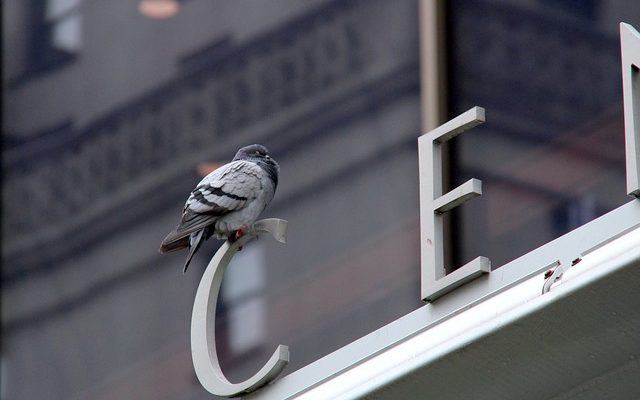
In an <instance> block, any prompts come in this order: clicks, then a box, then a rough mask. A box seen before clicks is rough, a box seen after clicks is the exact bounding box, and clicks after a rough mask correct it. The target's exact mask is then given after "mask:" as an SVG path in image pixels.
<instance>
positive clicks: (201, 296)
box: [191, 218, 289, 397]
mask: <svg viewBox="0 0 640 400" xmlns="http://www.w3.org/2000/svg"><path fill="white" fill-rule="evenodd" d="M286 229H287V222H286V221H284V220H282V219H276V218H270V219H263V220H260V221H257V222H256V223H255V224H254V225H253V227H252V229H251V230H250V231H249V232H247V233H245V235H244V236H242V237H241V238H240V239H238V240H237V241H235V242H233V243H231V242H229V241H226V242H225V243H224V244H223V245H222V246H221V247H220V249H218V251H217V252H216V254H215V255H214V256H213V258H212V259H211V261H210V262H209V265H208V266H207V269H206V270H205V271H204V274H203V275H202V278H201V280H200V285H199V286H198V291H197V292H196V298H195V301H194V304H193V314H192V317H191V355H192V357H193V366H194V368H195V371H196V375H197V376H198V380H200V383H201V384H202V386H203V387H204V388H205V389H206V390H207V391H209V392H210V393H213V394H215V395H218V396H228V397H231V396H237V395H239V394H241V393H248V392H251V391H253V390H255V389H257V388H259V387H261V386H263V385H265V384H266V383H268V382H269V381H271V380H272V379H274V378H275V377H276V376H278V374H279V373H280V372H281V371H282V370H283V369H284V367H285V366H286V365H287V363H288V362H289V348H288V347H287V346H284V345H279V346H278V347H277V349H276V350H275V351H274V353H273V355H272V356H271V358H269V361H267V363H266V364H265V365H264V367H262V368H261V369H260V370H259V371H258V372H256V374H255V375H253V376H252V377H251V378H249V379H247V380H245V381H244V382H240V383H231V382H229V380H227V378H226V377H225V376H224V373H223V372H222V369H221V368H220V362H219V361H218V353H217V351H216V337H215V335H216V324H215V320H216V304H217V303H218V294H219V292H220V285H221V284H222V278H223V276H224V272H225V270H226V268H227V266H228V265H229V262H230V261H231V258H232V257H233V255H234V254H235V253H236V252H237V251H238V249H239V248H241V247H242V246H244V245H245V244H246V243H247V242H249V241H250V240H252V239H254V238H255V237H256V236H257V235H258V233H260V232H268V233H270V234H271V235H272V236H273V237H274V238H275V239H276V240H277V241H279V242H281V243H284V241H285V235H286Z"/></svg>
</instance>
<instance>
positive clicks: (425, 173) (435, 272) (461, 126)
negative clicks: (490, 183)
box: [418, 107, 491, 302]
mask: <svg viewBox="0 0 640 400" xmlns="http://www.w3.org/2000/svg"><path fill="white" fill-rule="evenodd" d="M483 122H484V108H481V107H474V108H472V109H470V110H469V111H467V112H465V113H464V114H461V115H459V116H458V117H456V118H454V119H452V120H451V121H449V122H447V123H445V124H444V125H441V126H439V127H437V128H436V129H434V130H432V131H430V132H428V133H425V134H424V135H422V136H420V137H419V138H418V160H419V175H420V242H421V243H420V251H421V263H420V265H421V267H420V269H421V271H420V272H421V282H420V286H421V296H422V299H423V300H424V301H428V302H431V301H433V300H435V299H437V298H438V297H440V296H442V295H444V294H447V293H449V292H450V291H452V290H454V289H455V288H457V287H458V286H460V285H462V284H464V283H466V282H468V281H470V280H472V279H475V278H476V277H478V276H480V275H482V274H483V273H488V272H490V271H491V262H490V261H489V259H488V258H486V257H478V258H476V259H474V260H472V261H471V262H469V263H467V264H465V265H464V266H462V267H460V268H458V269H457V270H455V271H453V272H451V273H449V274H446V272H445V268H444V256H443V253H444V237H443V214H444V213H445V212H447V211H449V210H451V209H453V208H455V207H457V206H459V205H460V204H462V203H464V202H465V201H467V200H469V199H471V198H474V197H477V196H480V195H481V194H482V182H481V181H480V180H478V179H470V180H468V181H467V182H465V183H463V184H462V185H460V186H458V187H457V188H455V189H453V190H452V191H450V192H448V193H446V194H444V195H443V194H442V159H441V157H442V154H441V153H442V150H441V147H442V144H443V143H445V142H446V141H448V140H450V139H452V138H454V137H456V136H457V135H459V134H460V133H462V132H463V131H465V130H467V129H470V128H473V127H474V126H476V125H479V124H481V123H483Z"/></svg>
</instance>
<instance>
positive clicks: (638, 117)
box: [620, 23, 640, 197]
mask: <svg viewBox="0 0 640 400" xmlns="http://www.w3.org/2000/svg"><path fill="white" fill-rule="evenodd" d="M620 47H621V49H622V92H623V99H624V130H625V136H624V137H625V144H626V158H627V193H628V194H629V195H630V196H634V197H638V196H640V164H639V159H640V147H639V146H640V143H639V142H638V141H639V139H638V138H639V137H640V136H639V135H640V33H638V31H636V30H635V29H634V28H633V27H632V26H631V25H629V24H625V23H621V24H620Z"/></svg>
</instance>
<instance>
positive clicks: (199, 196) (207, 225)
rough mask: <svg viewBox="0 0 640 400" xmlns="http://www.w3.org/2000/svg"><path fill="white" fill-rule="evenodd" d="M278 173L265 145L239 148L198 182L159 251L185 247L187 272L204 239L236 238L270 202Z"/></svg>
mask: <svg viewBox="0 0 640 400" xmlns="http://www.w3.org/2000/svg"><path fill="white" fill-rule="evenodd" d="M279 173H280V167H279V166H278V163H276V162H275V160H273V159H272V158H271V157H270V156H269V152H268V150H267V149H266V148H265V147H264V146H262V145H259V144H252V145H250V146H246V147H243V148H241V149H240V150H238V152H237V153H236V155H235V157H234V158H233V160H232V161H231V162H230V163H228V164H225V165H223V166H221V167H220V168H218V169H216V170H215V171H213V172H211V173H210V174H209V175H207V176H205V177H204V178H203V179H202V181H200V183H198V185H197V186H196V188H195V189H194V190H193V191H192V192H191V195H190V196H189V198H188V199H187V202H186V204H185V205H184V208H183V209H182V218H181V219H180V224H179V225H178V226H177V227H176V229H174V230H173V231H171V232H170V233H169V234H168V235H167V237H166V238H165V239H164V240H163V241H162V244H161V245H160V252H161V253H168V252H172V251H176V250H180V249H183V248H186V247H188V248H189V254H188V256H187V260H186V262H185V264H184V271H186V270H187V267H188V266H189V262H190V261H191V258H192V257H193V254H194V253H195V252H196V250H198V247H199V246H200V244H201V243H202V241H203V240H206V239H208V238H209V237H211V236H215V237H216V238H218V239H229V240H232V241H233V240H235V239H237V238H238V237H239V235H242V233H243V230H245V229H247V228H248V227H249V226H251V224H253V223H254V222H255V221H256V219H258V216H259V215H260V213H261V212H262V211H263V210H264V209H265V207H266V206H267V205H268V204H269V202H270V201H271V199H273V195H274V194H275V191H276V187H277V186H278V176H279Z"/></svg>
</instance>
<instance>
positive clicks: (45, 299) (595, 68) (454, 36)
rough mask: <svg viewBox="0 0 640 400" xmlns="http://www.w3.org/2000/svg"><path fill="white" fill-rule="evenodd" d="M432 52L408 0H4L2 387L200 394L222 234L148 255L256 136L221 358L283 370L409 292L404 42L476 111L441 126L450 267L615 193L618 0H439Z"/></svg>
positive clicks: (625, 8) (226, 296) (39, 394)
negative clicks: (201, 345)
mask: <svg viewBox="0 0 640 400" xmlns="http://www.w3.org/2000/svg"><path fill="white" fill-rule="evenodd" d="M441 4H443V3H441ZM446 4H447V5H446V7H444V6H443V7H442V8H441V9H440V10H439V13H440V14H439V17H440V18H441V19H442V21H443V22H444V23H443V24H442V26H438V27H434V26H431V27H429V26H426V27H423V28H424V30H423V32H427V34H428V33H429V32H438V33H439V34H441V35H443V36H444V37H445V39H446V40H445V41H444V43H443V47H442V48H441V49H440V51H439V52H438V59H437V60H433V59H427V58H425V57H421V54H420V50H419V48H420V47H419V42H420V40H419V33H418V32H419V31H420V29H419V28H420V24H421V23H422V24H425V23H426V22H425V20H424V18H421V17H420V15H421V14H420V13H419V7H418V1H417V0H400V1H394V2H389V1H385V0H342V1H338V0H333V1H328V0H314V1H310V0H304V1H302V0H270V1H269V2H266V1H264V2H256V1H249V0H235V1H221V0H175V1H174V0H142V1H138V0H136V1H134V0H108V1H107V0H27V1H25V0H5V1H4V2H3V3H2V6H3V10H2V11H3V28H2V29H3V34H2V40H3V68H2V71H3V76H2V83H3V118H2V121H3V122H2V123H3V129H2V144H3V147H2V167H3V180H2V182H3V186H2V359H1V368H2V370H1V373H2V375H1V380H0V382H1V392H0V396H1V397H2V399H3V400H4V399H45V398H46V399H204V398H211V396H210V395H209V394H208V393H206V392H205V391H204V389H202V387H201V386H200V384H199V383H198V382H197V379H196V377H195V374H194V372H193V367H192V365H191V354H190V344H189V329H190V318H191V307H192V302H193V298H194V295H195V290H196V288H197V284H198V281H199V278H200V275H201V274H202V271H203V270H204V268H205V266H206V264H207V262H208V260H209V258H210V257H211V256H212V254H213V252H214V251H215V250H216V248H217V246H219V244H220V243H219V242H216V241H214V240H210V241H209V242H207V246H205V247H204V248H203V249H201V250H200V251H199V253H198V254H197V255H196V259H195V260H194V262H192V264H191V267H190V270H189V271H188V273H187V274H186V275H182V273H181V267H182V263H183V262H184V257H185V256H186V254H184V253H179V254H172V255H167V256H161V255H159V254H158V253H157V248H158V245H159V243H160V241H161V240H162V238H163V237H164V236H165V235H166V233H168V231H169V230H171V229H172V228H173V227H174V226H175V225H176V224H177V222H178V219H179V215H180V211H181V209H182V206H183V204H184V201H185V200H186V197H187V196H188V193H189V191H190V190H191V189H192V188H193V187H194V186H195V184H196V183H197V182H198V181H199V180H200V175H199V172H198V171H199V170H200V171H202V170H203V169H205V170H206V169H207V168H208V167H207V165H203V164H202V163H218V162H226V161H229V160H230V159H231V158H232V157H233V154H234V153H235V151H236V150H237V148H238V147H240V146H242V145H246V144H250V143H263V144H265V145H266V146H267V147H268V148H269V150H270V151H271V153H272V155H273V156H274V158H275V159H276V160H277V161H278V162H279V163H280V165H281V179H280V182H281V183H280V186H279V188H278V191H277V193H276V197H275V199H274V201H273V202H272V204H271V205H270V206H269V208H268V209H267V210H266V212H265V213H264V216H269V217H279V218H284V219H287V220H288V221H289V235H288V243H287V244H286V245H284V246H283V245H280V244H278V243H276V242H275V241H273V240H271V239H269V238H267V237H264V238H261V239H260V240H257V241H254V242H252V244H251V245H250V246H247V247H246V248H245V249H244V250H243V251H242V252H240V253H238V255H237V256H236V258H235V259H234V263H233V264H232V265H231V266H230V267H229V269H228V271H227V274H226V275H225V281H224V287H223V292H222V296H221V299H220V303H219V306H218V314H217V315H218V319H217V324H218V325H217V327H218V335H219V337H218V343H217V345H218V349H219V351H220V353H221V357H222V362H223V369H224V370H225V373H226V374H227V376H228V377H229V378H230V379H231V380H239V379H243V378H246V377H248V376H250V375H252V374H253V373H254V372H255V371H256V369H257V368H259V367H260V366H261V365H262V364H263V363H264V362H265V361H266V359H267V357H268V356H270V355H271V352H272V351H273V349H274V348H275V346H276V345H277V344H280V343H282V344H287V345H289V346H290V350H291V363H290V364H289V366H288V367H287V369H286V370H285V372H284V374H288V373H291V372H292V371H295V370H297V369H299V368H301V367H303V366H304V365H307V364H309V363H311V362H313V361H315V360H317V359H318V358H320V357H322V356H324V355H326V354H328V353H330V352H332V351H334V350H336V349H338V348H340V347H342V346H344V345H346V344H348V343H350V342H352V341H353V340H355V339H357V338H359V337H361V336H364V335H366V334H367V333H370V332H371V331H373V330H375V329H377V328H379V327H381V326H383V325H385V324H387V323H389V322H391V321H393V320H395V319H397V318H399V317H400V316H402V315H405V314H407V313H408V312H410V311H412V310H414V309H416V308H418V307H420V306H421V305H422V303H421V301H420V294H419V274H420V272H419V227H418V224H419V214H418V200H419V199H418V173H417V171H418V161H417V140H416V139H417V137H418V135H419V134H420V133H422V128H421V120H422V119H425V118H431V120H432V121H433V120H437V119H440V120H442V118H440V117H441V116H425V115H421V109H423V108H422V106H423V105H421V100H420V99H421V90H422V91H423V92H424V91H425V90H427V89H428V88H425V87H422V88H421V84H420V82H421V79H420V66H421V64H422V66H426V67H429V66H430V65H434V64H436V63H440V64H442V65H444V66H445V70H444V71H445V73H446V76H447V78H446V79H443V81H442V90H441V91H440V92H439V96H438V98H439V102H440V103H441V105H442V106H443V107H444V108H445V109H446V110H448V111H447V115H445V116H442V117H445V118H450V117H453V116H455V115H457V114H459V113H461V112H463V111H465V110H466V109H468V108H470V107H471V106H474V105H480V106H484V107H485V108H487V123H486V124H484V125H482V126H481V127H478V128H476V129H474V130H473V131H472V132H469V133H467V134H465V135H463V136H461V137H459V138H457V139H455V140H454V141H453V143H452V146H451V148H450V149H449V151H450V154H449V162H448V166H447V169H448V171H449V175H450V179H449V181H450V184H449V186H450V187H453V185H457V184H459V183H461V182H463V181H464V180H466V179H468V178H470V177H476V178H480V179H482V180H483V181H484V184H485V187H484V195H483V196H482V197H480V198H478V199H475V200H473V201H471V202H469V203H468V204H466V205H464V206H463V207H461V208H460V210H457V211H455V212H453V213H452V215H451V218H450V221H451V229H449V231H450V233H449V234H450V235H451V243H453V245H452V246H451V249H450V253H449V259H450V260H451V263H450V264H449V267H450V268H453V267H454V266H457V265H461V264H462V263H464V262H466V261H468V260H470V259H472V258H475V257H476V256H478V255H484V256H488V257H490V258H491V259H492V262H493V266H494V268H497V267H499V266H500V265H503V264H504V263H506V262H508V261H510V260H512V259H514V258H516V257H518V256H520V255H522V254H524V253H526V252H527V251H530V250H532V249H534V248H536V247H538V246H539V245H541V244H543V243H545V242H547V241H549V240H551V239H553V238H555V237H558V236H560V235H561V234H563V233H566V232H568V231H569V230H571V229H573V228H575V227H577V226H579V225H581V224H583V223H585V222H587V221H589V220H591V219H593V218H595V217H597V216H599V215H602V214H603V213H605V212H607V211H609V210H611V209H613V208H615V207H617V206H619V205H621V204H623V203H624V202H626V201H628V200H627V197H626V196H625V181H624V139H623V126H622V93H621V78H620V54H619V39H618V23H619V22H620V21H625V22H628V23H631V24H633V25H635V26H636V27H638V28H640V5H637V4H635V2H631V1H625V0H585V1H567V0H518V1H506V0H505V1H501V0H451V1H449V2H447V3H446Z"/></svg>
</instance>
